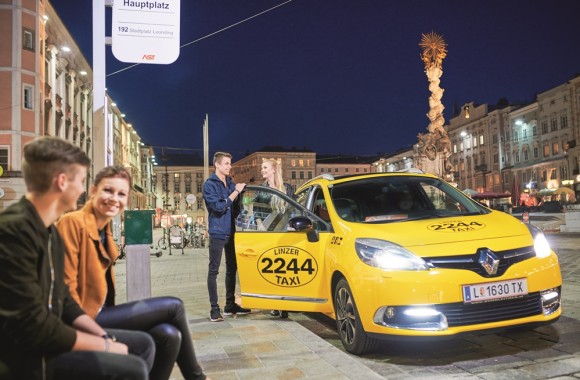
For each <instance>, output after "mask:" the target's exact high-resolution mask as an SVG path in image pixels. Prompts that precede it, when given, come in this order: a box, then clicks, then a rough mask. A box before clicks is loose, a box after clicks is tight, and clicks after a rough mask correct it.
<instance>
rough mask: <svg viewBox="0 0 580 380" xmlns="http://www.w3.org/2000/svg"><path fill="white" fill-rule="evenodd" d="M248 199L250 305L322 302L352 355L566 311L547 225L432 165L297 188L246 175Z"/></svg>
mask: <svg viewBox="0 0 580 380" xmlns="http://www.w3.org/2000/svg"><path fill="white" fill-rule="evenodd" d="M241 208H242V210H241V212H240V214H239V215H238V216H237V218H236V230H237V232H236V235H235V242H236V256H237V261H238V273H239V277H240V286H241V292H242V302H243V305H244V307H249V308H258V309H276V310H288V311H303V312H320V313H324V314H326V315H328V316H330V317H331V318H333V319H334V320H335V321H336V327H337V329H338V332H339V335H340V339H341V341H342V343H343V345H344V347H345V348H346V350H347V351H349V352H351V353H353V354H363V353H366V352H369V351H372V350H373V349H374V348H375V346H376V343H377V341H378V340H380V339H382V338H389V337H391V338H393V337H395V338H405V339H407V338H408V339H412V338H413V337H421V338H424V337H449V336H453V335H455V334H459V333H463V332H472V331H479V330H487V329H498V328H509V327H516V326H523V327H533V326H535V325H536V324H542V323H549V322H553V321H555V320H556V319H557V318H558V317H559V316H560V314H561V312H562V309H561V305H560V298H561V297H560V294H561V286H562V277H561V274H560V267H559V263H558V257H557V256H556V254H555V253H554V252H553V251H552V250H551V248H550V246H549V244H548V242H547V240H546V238H545V237H544V235H543V234H542V233H541V232H540V231H539V230H536V229H534V227H532V226H529V225H526V224H524V223H522V222H521V221H519V220H517V219H516V218H514V217H512V216H511V215H509V214H506V213H504V212H499V211H494V210H490V209H488V208H486V207H484V206H482V205H480V204H479V203H477V202H475V201H473V200H471V199H470V198H469V197H468V196H466V195H465V194H463V193H462V192H460V191H458V190H457V189H455V187H453V186H451V185H450V184H448V183H447V182H445V181H443V180H441V179H439V178H437V177H435V176H432V175H427V174H420V173H376V174H365V175H356V176H346V177H340V178H333V177H332V176H330V175H323V176H320V177H317V178H314V179H312V180H310V181H308V182H307V183H305V184H304V185H303V186H301V187H300V188H299V189H297V191H296V194H295V199H291V198H289V197H287V196H286V195H285V194H282V193H281V192H278V191H277V190H274V189H271V188H267V187H261V186H247V188H246V190H245V191H244V193H243V198H242V205H241Z"/></svg>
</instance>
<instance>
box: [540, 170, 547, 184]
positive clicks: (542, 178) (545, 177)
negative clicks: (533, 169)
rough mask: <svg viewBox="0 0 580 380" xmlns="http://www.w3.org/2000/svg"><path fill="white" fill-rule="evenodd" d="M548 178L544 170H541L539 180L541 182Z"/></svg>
mask: <svg viewBox="0 0 580 380" xmlns="http://www.w3.org/2000/svg"><path fill="white" fill-rule="evenodd" d="M547 180H548V176H547V173H546V171H545V170H542V177H541V181H542V182H546V181H547Z"/></svg>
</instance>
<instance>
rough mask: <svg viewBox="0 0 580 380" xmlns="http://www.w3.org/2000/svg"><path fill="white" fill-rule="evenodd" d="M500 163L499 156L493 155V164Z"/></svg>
mask: <svg viewBox="0 0 580 380" xmlns="http://www.w3.org/2000/svg"><path fill="white" fill-rule="evenodd" d="M498 161H499V154H497V153H496V154H494V155H493V163H494V164H497V162H498Z"/></svg>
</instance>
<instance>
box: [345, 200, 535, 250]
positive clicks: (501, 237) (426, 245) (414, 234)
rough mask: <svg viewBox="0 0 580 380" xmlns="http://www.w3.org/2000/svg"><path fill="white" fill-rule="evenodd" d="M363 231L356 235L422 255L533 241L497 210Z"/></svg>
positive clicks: (374, 226) (509, 246) (369, 226)
mask: <svg viewBox="0 0 580 380" xmlns="http://www.w3.org/2000/svg"><path fill="white" fill-rule="evenodd" d="M361 232H362V231H361ZM365 232H366V233H363V234H357V236H359V237H368V238H376V239H382V240H387V241H390V242H393V243H395V244H398V245H401V246H403V247H405V248H407V249H408V250H410V251H412V252H415V253H417V254H419V255H421V256H423V257H425V256H448V255H449V256H451V255H456V254H464V253H466V252H474V251H475V250H477V249H478V248H481V247H488V248H490V249H494V250H504V249H513V248H519V247H524V246H530V245H533V238H532V236H531V234H530V231H529V229H528V228H527V227H526V225H525V224H524V223H522V222H521V221H519V220H518V219H516V218H514V217H513V216H511V215H508V214H505V213H503V212H499V211H494V212H491V213H489V214H485V215H474V216H459V217H457V216H456V217H450V218H433V219H425V220H415V221H401V222H391V223H384V224H367V225H365ZM363 235H365V236H363Z"/></svg>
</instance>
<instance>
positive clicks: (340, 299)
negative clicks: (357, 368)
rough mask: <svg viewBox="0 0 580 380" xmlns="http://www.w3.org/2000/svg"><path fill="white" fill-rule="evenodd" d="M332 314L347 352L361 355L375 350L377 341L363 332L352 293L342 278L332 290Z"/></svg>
mask: <svg viewBox="0 0 580 380" xmlns="http://www.w3.org/2000/svg"><path fill="white" fill-rule="evenodd" d="M334 313H335V316H336V328H337V330H338V334H339V335H340V340H341V341H342V344H343V346H344V348H345V349H346V350H347V351H348V352H350V353H351V354H354V355H362V354H365V353H368V352H372V351H373V350H374V349H375V347H376V345H377V340H376V339H373V338H371V337H369V336H368V335H367V334H366V332H365V331H364V328H363V326H362V323H361V321H360V316H359V314H358V310H357V308H356V303H355V301H354V297H353V295H352V291H351V290H350V287H349V286H348V283H347V282H346V280H345V279H344V278H342V279H340V280H339V281H338V283H337V284H336V288H335V290H334Z"/></svg>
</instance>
